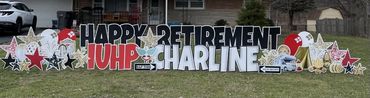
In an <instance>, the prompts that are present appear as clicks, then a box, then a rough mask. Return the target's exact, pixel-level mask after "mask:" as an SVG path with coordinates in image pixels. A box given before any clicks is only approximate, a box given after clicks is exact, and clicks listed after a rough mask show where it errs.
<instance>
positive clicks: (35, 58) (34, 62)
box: [26, 48, 44, 70]
mask: <svg viewBox="0 0 370 98" xmlns="http://www.w3.org/2000/svg"><path fill="white" fill-rule="evenodd" d="M26 56H27V58H28V59H30V61H31V64H30V65H29V66H28V68H30V69H31V68H32V67H35V66H36V67H37V68H38V69H39V70H42V64H41V61H42V60H44V57H42V56H40V54H39V51H38V49H37V48H36V51H35V53H34V54H33V55H26Z"/></svg>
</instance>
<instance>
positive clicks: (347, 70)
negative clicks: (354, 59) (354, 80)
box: [344, 62, 353, 74]
mask: <svg viewBox="0 0 370 98" xmlns="http://www.w3.org/2000/svg"><path fill="white" fill-rule="evenodd" d="M344 69H345V71H344V74H353V65H351V64H350V63H349V62H348V63H347V66H346V67H344Z"/></svg>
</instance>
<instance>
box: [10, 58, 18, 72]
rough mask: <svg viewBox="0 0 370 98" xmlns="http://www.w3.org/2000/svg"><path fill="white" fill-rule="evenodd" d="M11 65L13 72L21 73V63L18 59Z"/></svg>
mask: <svg viewBox="0 0 370 98" xmlns="http://www.w3.org/2000/svg"><path fill="white" fill-rule="evenodd" d="M10 65H12V66H13V67H12V70H13V71H20V68H19V61H18V60H17V59H16V60H15V62H11V63H10Z"/></svg>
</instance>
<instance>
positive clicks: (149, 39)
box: [138, 28, 163, 48]
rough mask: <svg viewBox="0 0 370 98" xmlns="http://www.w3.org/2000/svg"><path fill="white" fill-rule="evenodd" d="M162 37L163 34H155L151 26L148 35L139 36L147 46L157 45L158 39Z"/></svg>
mask: <svg viewBox="0 0 370 98" xmlns="http://www.w3.org/2000/svg"><path fill="white" fill-rule="evenodd" d="M162 37H163V35H162V36H154V35H153V31H152V29H150V28H149V29H148V33H147V35H146V36H140V37H138V38H139V39H140V40H141V41H143V42H144V43H145V46H147V47H149V48H151V47H155V46H156V45H157V42H158V40H159V39H161V38H162Z"/></svg>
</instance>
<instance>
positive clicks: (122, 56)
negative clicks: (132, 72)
mask: <svg viewBox="0 0 370 98" xmlns="http://www.w3.org/2000/svg"><path fill="white" fill-rule="evenodd" d="M118 48H119V49H118V51H117V45H113V46H112V54H111V60H110V70H116V69H117V62H118V65H123V64H124V63H125V54H124V52H123V51H125V45H123V44H120V45H119V46H118ZM120 51H121V52H120ZM117 52H118V57H117ZM119 68H120V69H119V70H123V67H119ZM121 68H122V69H121Z"/></svg>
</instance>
